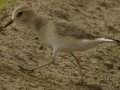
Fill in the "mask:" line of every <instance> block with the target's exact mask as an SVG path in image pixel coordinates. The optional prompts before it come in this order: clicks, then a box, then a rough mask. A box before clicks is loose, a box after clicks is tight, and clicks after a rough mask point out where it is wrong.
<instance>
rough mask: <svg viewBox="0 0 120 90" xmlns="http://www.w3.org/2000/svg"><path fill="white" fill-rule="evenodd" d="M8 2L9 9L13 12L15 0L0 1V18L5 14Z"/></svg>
mask: <svg viewBox="0 0 120 90" xmlns="http://www.w3.org/2000/svg"><path fill="white" fill-rule="evenodd" d="M8 1H9V4H10V8H11V9H12V10H13V9H14V4H15V2H16V0H0V17H3V16H4V15H5V14H6V9H7V8H6V6H7V2H8Z"/></svg>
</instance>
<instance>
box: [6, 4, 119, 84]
mask: <svg viewBox="0 0 120 90" xmlns="http://www.w3.org/2000/svg"><path fill="white" fill-rule="evenodd" d="M12 23H19V24H23V25H25V26H26V27H28V28H30V29H31V30H33V31H34V33H35V34H36V36H37V37H38V38H40V41H41V42H42V44H43V45H44V46H47V47H49V48H51V49H52V52H53V53H52V60H51V61H50V62H48V63H45V64H43V65H38V66H36V67H32V68H27V70H29V71H32V70H36V69H38V68H42V67H45V66H47V65H50V64H54V63H55V56H56V54H57V53H58V52H66V53H69V54H71V56H73V57H74V59H75V61H76V63H77V65H78V67H79V72H80V75H81V80H80V81H81V82H82V83H84V77H83V73H82V66H81V62H80V59H78V58H77V57H76V56H75V54H74V53H73V52H74V51H86V50H88V49H91V48H93V47H95V46H97V45H99V44H102V43H106V42H115V43H119V42H120V41H119V40H115V39H107V38H104V37H100V36H98V35H92V34H90V33H88V32H86V31H85V30H84V29H81V28H80V27H79V26H78V25H75V24H74V23H72V22H68V21H65V20H61V19H58V18H54V17H45V16H40V15H38V14H36V13H35V12H34V10H33V9H32V8H31V7H29V6H27V5H21V6H19V7H17V8H15V9H14V11H13V12H12V19H11V20H10V21H9V22H8V23H7V24H6V25H5V26H4V28H6V27H7V26H9V25H10V24H12Z"/></svg>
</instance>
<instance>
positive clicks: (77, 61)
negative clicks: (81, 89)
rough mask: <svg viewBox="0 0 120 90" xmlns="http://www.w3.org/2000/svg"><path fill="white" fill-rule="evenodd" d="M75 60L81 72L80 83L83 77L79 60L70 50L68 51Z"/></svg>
mask: <svg viewBox="0 0 120 90" xmlns="http://www.w3.org/2000/svg"><path fill="white" fill-rule="evenodd" d="M70 54H71V55H72V56H73V57H74V58H75V60H76V63H77V64H78V66H79V70H80V74H81V79H82V84H83V83H84V78H83V73H82V66H81V64H80V60H79V59H78V58H77V57H76V56H75V55H74V54H73V53H72V52H71V53H70Z"/></svg>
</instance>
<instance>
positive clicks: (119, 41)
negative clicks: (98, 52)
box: [111, 39, 120, 45]
mask: <svg viewBox="0 0 120 90" xmlns="http://www.w3.org/2000/svg"><path fill="white" fill-rule="evenodd" d="M111 40H113V41H115V42H117V43H118V44H119V45H120V40H116V39H111Z"/></svg>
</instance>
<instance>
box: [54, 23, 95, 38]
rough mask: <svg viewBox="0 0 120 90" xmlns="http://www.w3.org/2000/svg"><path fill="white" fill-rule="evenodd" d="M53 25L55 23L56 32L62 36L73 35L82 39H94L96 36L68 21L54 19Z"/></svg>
mask: <svg viewBox="0 0 120 90" xmlns="http://www.w3.org/2000/svg"><path fill="white" fill-rule="evenodd" d="M55 25H56V29H57V33H58V34H60V35H62V36H71V37H75V38H78V39H83V38H86V39H95V38H97V37H96V36H94V35H91V34H89V33H87V32H85V31H84V30H82V29H80V27H78V26H76V25H74V24H72V23H69V22H65V21H55Z"/></svg>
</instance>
